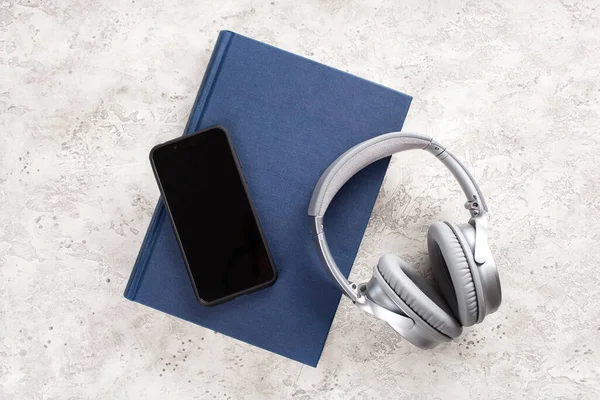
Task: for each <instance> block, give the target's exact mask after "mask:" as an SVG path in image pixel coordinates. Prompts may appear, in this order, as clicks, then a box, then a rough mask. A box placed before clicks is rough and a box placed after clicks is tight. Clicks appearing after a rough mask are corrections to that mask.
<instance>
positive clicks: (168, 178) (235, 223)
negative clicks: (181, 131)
mask: <svg viewBox="0 0 600 400" xmlns="http://www.w3.org/2000/svg"><path fill="white" fill-rule="evenodd" d="M150 163H151V164H152V169H153V171H154V176H155V177H156V181H157V183H158V187H159V188H160V192H161V194H162V198H163V201H164V203H165V206H166V209H167V212H168V214H169V217H170V219H171V223H172V225H173V228H174V230H175V236H176V238H177V241H178V243H179V248H180V250H181V253H182V255H183V259H184V261H185V265H186V267H187V270H188V273H189V275H190V278H191V281H192V284H193V286H194V291H195V292H196V297H197V298H198V301H199V302H200V303H201V304H202V305H205V306H214V305H217V304H220V303H223V302H226V301H229V300H232V299H234V298H235V297H237V296H240V295H243V294H249V293H251V292H254V291H257V290H260V289H263V288H265V287H267V286H270V285H272V284H273V283H274V282H275V281H276V279H277V271H276V268H275V265H274V263H273V258H272V257H271V252H270V251H269V247H268V246H267V242H266V240H265V236H264V234H263V231H262V229H261V226H260V223H259V220H258V216H257V213H256V210H255V208H254V205H253V203H252V199H251V198H250V195H249V192H248V187H247V185H246V181H245V179H244V176H243V173H242V168H241V166H240V163H239V160H238V158H237V155H236V153H235V150H234V148H233V145H232V143H231V139H230V137H229V134H228V133H227V131H226V130H225V129H224V128H222V127H212V128H208V129H206V130H203V131H200V132H196V133H192V134H189V135H185V136H183V137H181V138H177V139H174V140H171V141H169V142H166V143H163V144H160V145H157V146H155V147H154V148H153V149H152V150H151V152H150Z"/></svg>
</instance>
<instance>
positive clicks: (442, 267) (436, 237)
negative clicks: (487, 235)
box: [427, 222, 478, 326]
mask: <svg viewBox="0 0 600 400" xmlns="http://www.w3.org/2000/svg"><path fill="white" fill-rule="evenodd" d="M453 228H454V229H453ZM471 228H472V227H471ZM457 235H462V233H461V231H460V229H459V228H458V227H457V226H456V225H454V224H451V223H449V222H436V223H434V224H432V225H431V226H430V227H429V231H428V233H427V247H428V249H429V258H430V259H431V268H432V270H433V278H434V279H435V282H436V283H437V285H438V287H439V289H440V292H441V294H442V296H444V299H446V301H447V303H448V305H449V306H450V308H451V309H452V312H453V314H454V315H455V316H456V317H457V318H458V320H459V321H460V323H461V324H462V325H463V326H471V325H474V324H475V323H476V322H477V317H478V305H477V293H476V291H475V284H474V283H473V276H472V275H471V268H470V267H469V260H470V259H471V262H473V261H472V254H468V253H466V252H471V250H470V249H469V248H463V245H464V246H468V245H467V244H466V239H464V240H462V243H463V245H461V240H460V238H459V237H457ZM468 256H470V257H468Z"/></svg>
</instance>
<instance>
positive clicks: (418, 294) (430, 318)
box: [377, 254, 462, 338]
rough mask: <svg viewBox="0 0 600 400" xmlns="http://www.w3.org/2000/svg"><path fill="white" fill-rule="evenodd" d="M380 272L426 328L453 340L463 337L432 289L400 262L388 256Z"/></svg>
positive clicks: (449, 311) (424, 280)
mask: <svg viewBox="0 0 600 400" xmlns="http://www.w3.org/2000/svg"><path fill="white" fill-rule="evenodd" d="M377 270H378V271H379V273H380V275H381V277H382V278H383V280H384V281H385V282H383V284H387V285H388V286H389V287H390V288H391V289H392V292H393V293H394V294H395V295H396V296H398V299H397V300H400V303H405V304H406V305H407V306H408V307H409V308H410V310H411V311H413V312H414V313H415V314H416V315H417V316H418V317H420V318H421V319H422V320H423V321H424V322H425V323H426V324H428V325H429V326H431V327H432V328H433V329H435V330H437V331H438V332H440V333H442V334H443V335H446V336H448V337H450V338H455V337H458V336H460V334H461V333H462V327H461V325H460V324H459V322H458V321H457V320H456V319H455V318H454V316H452V312H451V310H450V308H449V307H448V305H447V304H446V302H445V301H444V299H443V298H442V297H441V296H440V295H439V294H438V293H437V292H436V291H435V289H434V288H433V286H432V285H431V284H430V283H429V282H428V281H427V280H426V279H425V278H423V277H422V276H421V275H419V273H418V272H417V271H416V270H414V269H413V268H411V267H409V266H408V264H407V263H406V262H405V261H404V260H402V259H401V258H399V257H397V256H395V255H393V254H386V255H384V256H383V257H381V259H380V260H379V263H378V264H377Z"/></svg>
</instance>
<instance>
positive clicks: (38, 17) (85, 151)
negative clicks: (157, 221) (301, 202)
mask: <svg viewBox="0 0 600 400" xmlns="http://www.w3.org/2000/svg"><path fill="white" fill-rule="evenodd" d="M61 3H62V4H58V2H56V3H55V2H52V1H44V0H22V1H19V2H14V1H11V0H9V1H8V2H7V1H4V2H2V3H0V77H1V79H0V112H1V116H0V128H1V132H0V398H2V399H13V398H14V399H51V398H140V397H143V398H160V399H164V398H174V399H181V398H194V397H195V398H232V399H237V398H294V399H312V398H340V399H341V398H350V399H352V398H356V399H362V398H422V399H431V398H452V399H457V398H492V399H495V398H527V399H530V398H536V397H540V398H542V397H543V398H547V397H561V398H590V399H591V398H598V397H600V340H599V339H600V272H599V260H598V245H599V244H600V225H599V220H600V200H599V199H600V197H598V191H599V189H600V173H599V172H598V165H599V164H600V156H599V152H598V149H599V147H598V145H599V143H598V138H599V131H600V115H599V114H600V112H599V111H600V110H599V105H598V104H599V103H600V76H599V74H600V7H599V4H600V3H598V1H568V0H563V1H505V2H495V3H492V2H487V3H484V2H476V1H472V2H459V1H440V2H423V1H416V0H415V1H402V2H400V1H391V0H390V1H382V0H376V1H364V2H359V1H346V0H336V1H316V0H309V1H290V2H283V1H280V0H276V1H274V2H270V1H266V2H265V1H250V0H247V1H238V2H233V1H218V2H216V1H215V2H209V1H203V2H196V3H193V2H185V1H175V2H157V1H146V0H127V1H123V2H116V1H98V0H90V1H82V0H79V1H69V2H67V1H64V2H61ZM223 28H226V29H232V30H234V31H238V32H240V33H244V34H246V35H249V36H252V37H255V38H257V39H260V40H263V41H266V42H268V43H271V44H274V45H277V46H279V47H282V48H284V49H288V50H291V51H293V52H296V53H299V54H302V55H307V56H309V57H311V58H313V59H315V60H317V61H321V62H324V63H327V64H330V65H332V66H335V67H338V68H341V69H344V70H347V71H349V72H352V73H355V74H358V75H361V76H363V77H365V78H368V79H371V80H374V81H376V82H380V83H383V84H385V85H387V86H391V87H393V88H397V89H400V90H402V91H405V92H406V93H409V94H412V95H413V96H414V97H415V100H414V102H413V105H412V108H411V111H410V116H409V119H408V121H407V124H406V128H407V129H413V130H417V131H421V132H423V133H425V134H430V135H434V136H436V137H437V138H438V139H439V140H440V141H442V142H443V143H444V144H446V145H447V146H449V147H450V148H452V149H453V150H454V151H455V153H456V154H457V156H459V157H460V158H461V159H462V160H464V161H465V162H466V164H467V165H469V166H470V167H471V169H472V171H473V173H474V175H475V176H476V177H477V178H478V179H479V180H480V183H481V184H482V186H483V189H484V191H485V193H486V194H487V196H488V200H489V203H490V205H491V207H492V208H493V211H494V219H493V223H492V228H493V230H492V233H491V238H490V241H491V243H492V245H493V248H494V250H495V254H496V259H497V262H498V264H499V266H500V268H501V278H502V283H503V285H504V286H503V287H504V303H503V306H502V308H501V309H500V310H499V311H498V312H497V313H496V314H494V315H492V316H491V317H490V318H489V319H487V320H486V321H485V322H484V323H483V324H481V325H478V326H475V327H473V328H469V329H466V331H465V333H464V335H463V337H462V338H461V339H460V340H459V341H457V342H454V343H451V344H447V345H443V346H440V347H439V348H438V349H437V350H436V351H431V352H424V351H420V350H417V349H415V348H413V347H411V346H410V345H408V344H407V343H406V342H404V341H403V340H401V339H399V338H398V337H397V336H395V335H393V334H392V332H391V331H390V329H389V328H387V327H386V326H385V325H384V324H383V323H380V322H376V321H373V320H372V319H371V318H370V317H368V316H367V315H363V314H361V313H360V312H359V311H358V310H355V309H353V308H351V307H350V306H349V304H348V301H346V300H344V301H342V305H341V307H340V310H339V312H338V314H337V316H336V319H335V322H334V324H333V328H332V331H331V334H330V336H329V338H328V341H327V345H326V347H325V351H324V354H323V357H322V359H321V362H320V364H319V367H318V368H316V369H313V368H309V367H303V366H301V365H299V364H298V363H295V362H292V361H289V360H286V359H283V358H281V357H278V356H276V355H273V354H270V353H267V352H265V351H262V350H259V349H256V348H253V347H250V346H248V345H245V344H243V343H239V342H237V341H235V340H232V339H229V338H227V337H224V336H222V335H219V334H214V333H213V332H211V331H208V330H205V329H203V328H200V327H197V326H194V325H190V324H187V323H184V322H182V321H179V320H177V319H175V318H172V317H169V316H165V315H163V314H160V313H158V312H155V311H152V310H150V309H147V308H145V307H143V306H140V305H137V304H134V303H131V302H128V301H126V300H124V299H123V297H122V292H123V288H124V286H125V284H126V280H127V277H128V276H129V273H130V270H131V266H132V264H133V261H134V259H135V256H136V254H137V250H138V248H139V245H140V243H141V241H142V237H143V234H144V232H145V230H146V227H147V224H148V222H149V220H150V215H151V213H152V210H153V207H154V204H155V202H156V200H157V197H158V192H157V189H156V185H155V183H154V180H153V177H152V176H151V171H150V168H149V165H148V161H147V153H148V150H149V149H150V148H151V146H152V145H153V144H155V143H158V142H161V141H164V140H166V139H169V138H172V137H175V136H177V135H179V134H180V133H181V131H182V129H183V126H184V124H185V121H186V119H187V113H188V111H189V109H190V107H191V105H192V102H193V99H194V96H195V93H196V90H197V88H198V86H199V84H200V80H201V78H202V74H203V72H204V68H205V66H206V64H207V62H208V58H209V55H210V51H211V49H212V46H213V44H214V41H215V38H216V36H217V33H218V30H219V29H223ZM429 161H430V160H429V159H428V158H426V156H424V155H420V154H416V155H413V154H403V155H401V156H399V157H397V158H395V159H394V162H393V166H392V168H391V170H390V171H389V173H388V176H387V178H386V183H385V187H384V189H383V191H382V193H381V195H380V199H379V200H378V203H377V206H376V209H375V211H374V214H373V218H372V221H371V223H370V226H369V228H368V232H367V235H366V237H365V240H364V243H363V246H362V250H361V252H360V255H359V258H358V260H357V264H356V265H355V268H354V270H353V274H354V275H355V276H356V277H364V278H366V277H367V275H368V274H370V269H371V266H372V265H373V264H374V263H375V262H377V259H378V255H380V254H382V253H385V252H393V253H396V254H398V255H400V256H402V257H405V258H406V259H407V260H408V261H409V262H410V263H412V264H415V265H418V266H419V267H421V268H424V267H425V265H426V261H427V255H426V246H425V238H426V225H427V224H428V223H429V222H431V221H434V220H438V219H451V220H459V219H460V217H462V215H463V214H462V213H461V211H460V208H461V207H462V199H461V198H460V196H459V190H458V187H457V185H455V184H454V183H453V182H452V181H451V180H450V179H449V174H448V173H446V172H445V171H443V170H442V169H441V168H440V167H439V166H438V165H435V164H431V163H429ZM459 199H460V201H459ZM349 217H351V216H349Z"/></svg>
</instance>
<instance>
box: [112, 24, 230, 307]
mask: <svg viewBox="0 0 600 400" xmlns="http://www.w3.org/2000/svg"><path fill="white" fill-rule="evenodd" d="M234 35H235V33H233V32H229V31H221V32H220V33H219V37H218V38H217V41H216V43H215V47H214V49H213V52H212V55H211V57H210V60H209V62H208V65H207V67H206V73H205V74H204V78H203V79H202V83H201V84H200V89H199V90H198V94H197V95H196V99H195V101H194V105H193V106H192V110H191V112H190V116H189V118H188V121H187V124H186V126H185V129H184V131H183V134H184V135H187V134H189V133H193V132H195V131H197V130H199V128H200V124H201V123H202V117H203V115H204V111H205V110H206V106H207V105H208V102H209V100H210V96H211V94H212V91H213V88H214V86H215V83H216V81H217V78H218V76H219V72H220V70H221V65H222V63H223V61H224V59H225V56H226V55H227V50H228V49H229V44H230V43H231V39H232V38H233V36H234ZM164 217H165V206H164V204H163V202H162V199H159V201H158V204H157V205H156V208H155V210H154V214H153V215H152V219H151V220H150V224H149V226H148V230H147V232H146V236H145V237H144V241H143V242H142V246H141V248H140V252H139V253H138V256H137V259H136V261H135V264H134V265H133V270H132V272H131V275H130V276H129V281H128V282H127V286H126V287H125V292H124V294H123V295H124V296H125V298H127V299H129V300H135V295H136V294H137V291H138V288H139V284H140V282H141V280H142V278H143V276H144V272H145V270H146V265H147V264H148V260H149V257H150V255H151V254H152V251H153V250H154V244H155V241H156V237H157V235H158V231H159V227H160V225H161V224H162V223H164Z"/></svg>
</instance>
